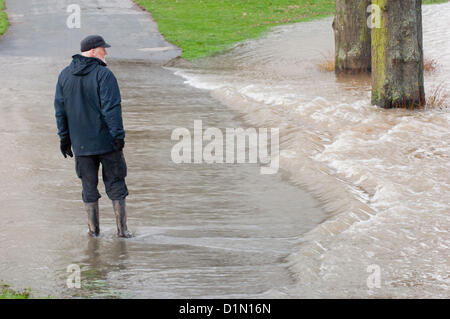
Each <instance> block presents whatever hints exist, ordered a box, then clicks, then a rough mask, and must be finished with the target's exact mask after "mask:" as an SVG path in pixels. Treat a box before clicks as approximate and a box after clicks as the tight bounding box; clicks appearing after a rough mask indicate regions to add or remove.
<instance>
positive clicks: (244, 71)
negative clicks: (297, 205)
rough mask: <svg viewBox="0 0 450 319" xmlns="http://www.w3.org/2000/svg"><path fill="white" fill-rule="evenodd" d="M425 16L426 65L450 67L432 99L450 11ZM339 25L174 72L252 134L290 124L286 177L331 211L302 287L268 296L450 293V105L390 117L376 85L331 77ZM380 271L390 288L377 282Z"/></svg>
mask: <svg viewBox="0 0 450 319" xmlns="http://www.w3.org/2000/svg"><path fill="white" fill-rule="evenodd" d="M423 15H424V51H425V57H426V58H428V59H434V60H436V61H437V63H438V68H437V70H436V71H434V72H432V73H428V74H426V75H425V86H426V92H427V94H428V95H430V94H431V93H432V92H433V90H434V89H435V88H436V87H437V86H439V85H441V86H442V87H443V88H444V89H446V90H448V88H449V84H450V83H449V80H448V74H449V72H450V42H449V39H450V31H449V27H450V25H449V22H448V21H449V19H450V4H448V3H446V4H442V5H433V6H424V10H423ZM331 22H332V20H331V18H327V19H322V20H319V21H314V22H308V23H299V24H294V25H288V26H282V27H277V28H274V29H273V30H272V31H271V32H270V33H269V34H267V35H266V36H264V37H263V38H261V39H259V40H251V41H246V42H243V43H240V44H238V45H236V46H235V47H234V48H233V49H231V50H230V51H228V52H226V53H225V54H222V55H219V56H216V57H212V58H208V59H203V60H201V61H199V62H197V63H196V64H195V65H194V66H193V67H192V68H189V69H186V68H183V69H180V68H178V69H177V68H174V71H175V72H176V74H178V75H180V76H182V77H183V78H185V79H186V82H187V83H189V84H191V85H192V86H194V87H197V88H202V89H208V90H211V94H212V95H213V96H214V97H215V98H217V99H219V100H220V101H222V102H223V103H224V104H225V105H227V106H229V107H230V108H232V109H233V110H235V111H236V112H238V113H239V114H241V116H242V118H243V120H245V121H246V122H247V123H248V125H249V126H253V127H279V128H280V134H281V135H280V136H281V143H280V151H281V159H280V167H281V169H282V170H284V171H285V172H288V173H289V175H290V177H291V181H292V182H293V183H295V184H298V185H299V186H301V187H303V188H305V189H307V190H308V191H310V192H311V193H312V194H313V195H314V196H315V197H316V198H317V199H319V200H320V202H321V203H322V206H323V208H324V209H325V210H326V211H327V212H328V213H329V214H330V215H329V218H328V219H326V220H325V221H324V222H323V223H321V224H320V225H319V226H318V227H317V228H315V229H313V230H312V231H310V232H309V233H307V234H306V235H304V236H302V237H299V238H298V246H297V249H296V250H295V251H293V252H292V253H291V254H290V255H289V256H288V257H287V259H288V261H289V265H290V266H289V267H290V270H291V271H292V274H293V275H294V277H295V278H296V279H297V284H296V286H295V288H293V289H291V288H289V289H288V288H287V289H286V290H278V291H270V292H268V296H272V297H273V296H275V297H276V296H294V297H304V296H305V297H450V292H449V287H450V267H449V266H450V258H449V247H450V236H449V233H448V230H449V229H450V214H449V213H450V174H449V172H450V161H449V159H450V143H449V140H450V131H449V128H450V112H449V109H448V105H446V107H443V108H442V109H433V110H423V111H409V110H384V109H381V108H378V107H376V106H372V105H371V104H370V90H371V87H370V79H369V78H367V77H342V78H336V77H335V75H334V73H326V72H322V71H320V70H319V68H318V67H317V65H318V64H320V63H321V62H323V60H324V56H328V55H330V54H331V52H334V47H333V45H334V44H333V42H334V40H333V33H332V28H331ZM371 265H375V268H376V269H379V270H380V287H379V288H377V287H372V288H369V287H368V285H367V281H368V280H369V281H371V280H372V278H373V277H370V275H372V274H373V271H372V270H371V269H374V268H370V267H369V266H371ZM368 267H369V268H368ZM377 267H379V268H377ZM371 282H372V281H371Z"/></svg>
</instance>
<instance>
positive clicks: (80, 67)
mask: <svg viewBox="0 0 450 319" xmlns="http://www.w3.org/2000/svg"><path fill="white" fill-rule="evenodd" d="M97 65H103V66H106V64H105V63H104V62H103V61H102V60H100V59H97V58H88V57H85V56H82V55H81V54H75V55H74V56H72V63H71V64H70V66H69V68H70V71H71V73H72V74H73V75H79V76H83V75H87V74H89V73H90V72H91V71H92V70H94V69H95V68H96V67H97Z"/></svg>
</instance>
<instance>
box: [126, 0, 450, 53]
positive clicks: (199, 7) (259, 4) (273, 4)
mask: <svg viewBox="0 0 450 319" xmlns="http://www.w3.org/2000/svg"><path fill="white" fill-rule="evenodd" d="M134 1H135V2H136V3H138V4H139V5H141V6H142V7H143V8H145V9H146V10H147V11H149V12H151V14H152V16H153V18H154V19H155V20H156V22H157V23H158V27H159V31H160V32H161V33H162V34H163V35H164V37H165V38H166V39H167V40H168V41H169V42H171V43H173V44H175V45H177V46H178V47H180V48H181V49H183V53H182V57H183V58H185V59H188V60H192V59H194V58H198V57H202V56H208V55H211V54H213V53H216V52H220V51H222V50H224V49H226V48H228V47H229V46H231V45H232V44H234V43H236V42H239V41H242V40H245V39H251V38H256V37H258V36H260V35H261V34H262V33H264V32H265V31H267V30H268V29H269V28H270V27H272V26H275V25H281V24H287V23H293V22H300V21H306V20H311V19H314V18H319V17H324V16H328V15H332V14H334V4H335V0H134ZM446 1H447V0H424V1H423V2H424V3H426V4H428V3H438V2H446Z"/></svg>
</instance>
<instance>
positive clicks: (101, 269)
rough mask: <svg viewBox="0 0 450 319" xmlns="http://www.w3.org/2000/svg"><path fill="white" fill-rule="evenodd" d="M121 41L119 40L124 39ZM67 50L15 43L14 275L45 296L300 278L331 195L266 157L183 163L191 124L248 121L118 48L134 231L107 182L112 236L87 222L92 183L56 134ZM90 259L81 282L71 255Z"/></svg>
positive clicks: (8, 242) (199, 289) (241, 292)
mask: <svg viewBox="0 0 450 319" xmlns="http://www.w3.org/2000/svg"><path fill="white" fill-rule="evenodd" d="M111 51H112V50H111ZM67 63H68V60H67V59H64V60H57V59H55V58H42V57H14V56H2V57H1V63H0V74H1V76H0V105H1V107H0V112H1V116H0V123H1V125H0V127H1V131H0V134H1V135H0V148H1V149H2V154H3V160H2V161H1V164H0V170H1V176H2V180H3V182H2V183H1V186H0V187H1V190H0V191H1V194H2V203H1V210H0V217H1V225H2V231H1V232H0V256H1V257H0V258H1V259H0V279H1V280H2V281H4V282H6V283H8V284H10V285H12V286H14V287H17V288H27V287H31V288H32V289H33V292H34V293H35V295H37V296H47V295H51V296H58V297H70V296H75V297H77V296H78V297H122V298H125V297H129V298H175V297H177V298H185V297H198V298H202V297H217V298H222V297H243V298H247V297H265V296H267V295H268V294H270V291H271V290H272V289H274V288H279V289H282V288H284V287H287V286H290V285H292V284H293V283H294V282H295V281H294V279H293V278H292V273H291V272H290V270H289V268H288V263H287V260H286V257H287V256H288V255H289V254H290V253H291V252H292V251H293V247H294V245H295V243H296V239H297V238H299V236H301V235H302V234H304V233H306V232H307V231H309V230H311V229H313V228H314V227H315V226H316V225H318V224H319V223H320V222H321V221H322V220H324V219H325V218H326V213H325V212H324V211H323V210H322V209H320V208H318V207H317V206H318V202H317V201H316V200H314V199H313V198H312V196H311V195H309V194H308V193H307V192H306V191H304V190H302V189H300V188H298V187H296V186H295V185H292V184H290V183H288V181H287V180H285V179H283V178H282V176H281V174H277V175H261V174H260V167H259V165H257V164H223V165H221V164H211V165H208V164H175V163H173V162H172V160H171V149H172V147H173V146H174V145H175V144H176V143H177V141H172V140H171V134H172V131H173V130H174V129H175V128H178V127H185V128H188V129H189V130H191V132H192V130H193V125H194V120H202V121H203V127H204V128H206V127H209V126H211V127H217V128H220V129H223V130H225V128H237V127H242V126H243V125H244V124H243V122H241V121H240V120H239V119H237V118H235V114H233V112H231V111H230V110H229V109H227V108H226V107H225V106H224V105H222V104H220V103H219V102H217V101H216V100H214V99H213V98H212V97H210V96H209V94H207V93H206V92H204V91H203V90H198V89H194V88H192V87H190V86H189V85H186V84H183V80H182V78H180V77H177V76H175V75H173V73H172V72H171V71H168V70H165V69H163V68H161V67H157V66H152V65H151V64H147V63H144V62H135V61H132V60H130V61H121V62H117V61H116V62H115V61H114V60H111V64H110V68H111V69H112V70H113V71H114V72H115V74H116V75H117V77H118V80H119V85H120V87H121V91H122V100H123V116H124V125H125V128H126V134H127V136H126V148H125V157H126V160H127V164H128V178H127V183H128V188H129V191H130V196H129V197H128V201H127V204H128V213H129V228H130V230H132V231H133V232H134V234H135V237H134V238H133V239H130V240H124V239H119V238H117V237H116V228H115V220H114V213H113V210H112V205H111V202H110V201H109V199H108V198H107V196H106V195H105V192H104V187H103V184H102V182H101V181H100V185H99V190H100V191H101V194H102V195H103V197H102V198H101V200H100V222H101V231H102V235H101V237H100V238H97V239H95V238H90V237H89V236H88V235H87V220H86V213H85V212H84V207H83V204H82V202H81V183H80V181H79V179H78V178H77V177H76V175H75V170H74V161H73V159H64V158H63V157H62V155H61V154H60V151H59V140H58V137H57V135H56V126H55V125H56V124H55V119H54V109H53V97H54V87H55V85H56V82H55V81H56V79H57V75H58V72H59V71H60V70H61V69H62V68H63V67H64V66H65V65H66V64H67ZM71 264H76V265H78V266H79V267H80V268H81V289H68V287H67V286H66V280H67V278H68V276H69V275H70V273H67V267H68V266H69V265H71Z"/></svg>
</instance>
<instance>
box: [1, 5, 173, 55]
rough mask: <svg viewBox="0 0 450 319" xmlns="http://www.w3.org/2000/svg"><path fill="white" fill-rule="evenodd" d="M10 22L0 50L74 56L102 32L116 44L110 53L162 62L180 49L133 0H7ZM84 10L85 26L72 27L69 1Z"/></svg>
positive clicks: (26, 53) (113, 44)
mask: <svg viewBox="0 0 450 319" xmlns="http://www.w3.org/2000/svg"><path fill="white" fill-rule="evenodd" d="M6 4H7V10H6V12H7V14H8V16H9V20H10V22H11V26H10V27H9V29H8V31H7V32H6V34H5V35H4V36H3V38H2V39H0V54H2V55H19V56H48V57H54V56H69V57H70V56H71V55H72V54H74V53H78V52H79V43H80V41H81V39H83V38H84V37H85V36H87V35H89V34H101V35H102V36H103V37H104V38H105V40H106V41H107V42H109V43H110V44H111V45H112V48H111V49H110V50H109V57H110V58H118V59H135V60H136V59H143V60H147V61H151V62H154V63H157V64H163V63H165V62H168V61H170V60H171V59H173V58H175V57H177V56H179V55H180V53H181V50H180V49H178V48H177V47H175V46H173V45H172V44H170V43H168V42H167V41H165V39H164V38H163V37H162V36H161V34H160V33H159V32H158V27H157V24H156V23H155V22H154V21H153V20H152V19H151V18H149V17H150V14H149V13H148V12H146V11H143V10H142V9H141V8H140V7H139V6H137V5H136V4H135V3H133V2H132V1H131V0H21V1H16V0H7V1H6ZM72 4H77V5H79V6H80V9H81V15H80V16H81V20H80V21H81V28H79V29H77V28H73V29H69V28H68V27H67V24H66V21H67V19H68V17H69V16H70V15H71V13H70V12H67V8H68V7H69V5H72Z"/></svg>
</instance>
